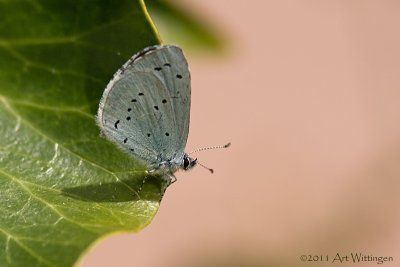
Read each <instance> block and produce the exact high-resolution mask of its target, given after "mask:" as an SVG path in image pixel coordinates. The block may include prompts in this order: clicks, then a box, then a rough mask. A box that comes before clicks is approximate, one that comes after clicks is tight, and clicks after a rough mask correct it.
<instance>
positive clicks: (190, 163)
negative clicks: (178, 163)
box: [183, 154, 197, 171]
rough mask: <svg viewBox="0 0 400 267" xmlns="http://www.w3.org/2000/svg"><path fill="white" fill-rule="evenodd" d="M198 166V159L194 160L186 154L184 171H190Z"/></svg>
mask: <svg viewBox="0 0 400 267" xmlns="http://www.w3.org/2000/svg"><path fill="white" fill-rule="evenodd" d="M196 164H197V159H193V158H191V157H189V155H188V154H185V155H184V156H183V169H184V170H185V171H188V170H190V169H191V168H193V167H194V166H196Z"/></svg>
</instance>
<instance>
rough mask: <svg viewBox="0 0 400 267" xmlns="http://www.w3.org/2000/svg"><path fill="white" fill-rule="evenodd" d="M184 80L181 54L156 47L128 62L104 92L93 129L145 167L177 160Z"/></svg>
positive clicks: (186, 108) (185, 109)
mask: <svg viewBox="0 0 400 267" xmlns="http://www.w3.org/2000/svg"><path fill="white" fill-rule="evenodd" d="M189 114H190V74H189V71H188V67H187V62H186V60H185V58H184V56H183V54H182V51H181V50H180V49H179V48H177V47H175V46H156V47H150V48H147V49H146V50H144V51H142V52H141V53H139V54H138V55H135V56H134V57H132V59H131V60H129V61H128V62H127V63H126V64H125V65H124V66H123V68H121V69H120V70H119V71H118V72H117V73H116V75H115V76H114V78H113V80H111V81H110V83H109V85H108V86H107V88H106V90H105V92H104V95H103V98H102V101H101V103H100V108H99V112H98V117H97V119H98V124H99V125H100V128H101V129H102V133H103V134H104V135H105V136H106V138H107V139H109V140H111V141H112V142H114V143H116V144H117V145H118V146H119V147H121V148H122V149H124V150H125V151H127V152H129V153H133V154H134V155H136V156H137V157H139V158H141V159H143V160H145V161H146V162H148V163H150V164H156V163H159V162H161V161H165V160H172V159H177V158H178V159H180V158H182V157H183V153H184V148H185V145H186V140H187V136H188V129H189Z"/></svg>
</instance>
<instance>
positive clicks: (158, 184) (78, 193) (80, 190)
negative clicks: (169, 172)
mask: <svg viewBox="0 0 400 267" xmlns="http://www.w3.org/2000/svg"><path fill="white" fill-rule="evenodd" d="M143 179H145V180H144V182H143ZM165 189H166V184H165V182H164V180H163V179H162V177H161V176H160V175H149V176H146V177H143V176H140V177H138V176H136V177H132V179H128V180H123V181H116V182H112V183H100V184H93V185H84V186H77V187H69V188H64V189H62V195H63V196H67V197H71V198H74V199H78V200H81V201H87V202H128V201H138V200H149V201H161V198H162V196H163V195H164V192H165Z"/></svg>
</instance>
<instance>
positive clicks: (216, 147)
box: [188, 142, 231, 169]
mask: <svg viewBox="0 0 400 267" xmlns="http://www.w3.org/2000/svg"><path fill="white" fill-rule="evenodd" d="M230 145H231V143H230V142H229V143H227V144H226V145H223V146H211V147H203V148H199V149H196V150H193V151H191V152H190V153H189V154H188V155H190V154H193V153H196V152H199V151H204V150H210V149H218V148H227V147H230ZM199 165H201V164H199ZM201 166H203V165H201ZM203 167H205V166H203ZM205 168H206V169H208V168H207V167H205Z"/></svg>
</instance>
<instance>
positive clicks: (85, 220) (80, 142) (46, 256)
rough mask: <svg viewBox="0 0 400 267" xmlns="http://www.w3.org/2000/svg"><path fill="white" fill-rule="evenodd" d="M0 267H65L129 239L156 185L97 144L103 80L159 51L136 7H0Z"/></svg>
mask: <svg viewBox="0 0 400 267" xmlns="http://www.w3.org/2000/svg"><path fill="white" fill-rule="evenodd" d="M0 14H1V15H0V213H1V217H0V218H1V219H0V251H1V253H0V266H71V265H73V264H74V263H75V262H76V261H77V259H78V258H79V257H80V255H81V254H82V253H83V252H84V251H85V250H86V249H87V248H88V246H89V245H90V244H91V243H93V242H94V241H95V240H97V239H98V238H99V237H100V236H102V235H105V234H108V233H111V232H115V231H139V230H141V229H142V228H144V227H145V226H146V225H148V224H149V223H150V221H151V219H152V218H153V216H154V215H155V213H156V212H157V209H158V207H159V200H160V197H161V193H160V192H161V191H162V190H161V188H162V186H163V185H162V184H161V182H160V179H158V178H157V177H153V178H151V179H148V180H146V183H145V184H144V186H143V189H142V191H140V195H139V193H138V192H139V189H140V188H141V185H142V182H143V178H144V168H143V166H141V165H139V163H138V162H137V161H135V159H134V158H132V157H130V156H129V155H126V154H125V153H123V152H121V151H120V150H119V149H118V148H117V147H116V146H115V145H113V144H111V143H109V142H108V141H106V140H104V139H103V138H101V137H100V136H99V129H98V127H97V126H96V124H95V120H94V116H95V114H96V112H97V107H98V103H99V100H100V97H101V95H102V93H103V90H104V88H105V86H106V85H107V83H108V81H109V80H110V78H111V77H112V75H113V73H114V72H115V71H116V70H117V69H118V68H119V67H120V66H121V65H122V64H123V63H124V62H125V61H127V60H128V59H129V58H130V57H131V56H132V55H133V54H134V53H135V52H137V51H139V50H141V49H142V48H144V47H146V46H149V45H154V44H157V43H159V40H158V37H157V33H156V31H155V28H154V26H153V25H152V23H151V21H150V20H149V17H148V15H147V12H146V10H145V7H144V4H143V2H142V1H139V0H138V1H133V0H122V1H111V0H109V1H106V0H91V1H71V0H57V1H54V0H25V1H23V0H2V1H0Z"/></svg>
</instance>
